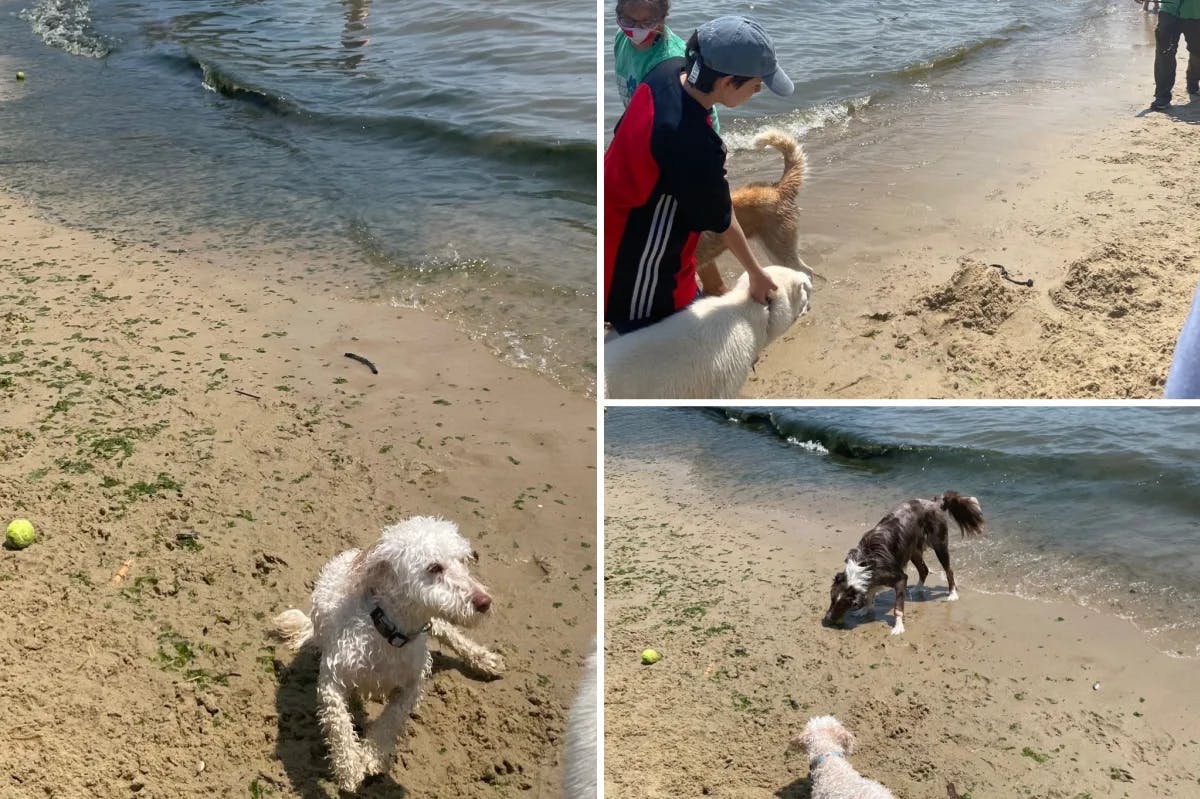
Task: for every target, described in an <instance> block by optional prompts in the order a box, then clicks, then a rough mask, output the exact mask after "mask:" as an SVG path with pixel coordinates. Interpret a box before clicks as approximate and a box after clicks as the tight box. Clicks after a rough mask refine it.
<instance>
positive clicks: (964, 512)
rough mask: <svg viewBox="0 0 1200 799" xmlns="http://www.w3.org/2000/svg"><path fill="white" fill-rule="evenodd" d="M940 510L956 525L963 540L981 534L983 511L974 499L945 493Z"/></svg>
mask: <svg viewBox="0 0 1200 799" xmlns="http://www.w3.org/2000/svg"><path fill="white" fill-rule="evenodd" d="M942 509H943V510H945V511H946V512H947V513H949V514H950V516H951V517H952V518H953V519H954V521H955V522H956V523H957V524H958V529H959V530H961V531H962V536H963V538H966V537H967V536H968V535H982V534H983V525H984V522H983V511H982V510H981V509H980V508H979V500H977V499H975V497H964V496H963V495H962V494H959V493H958V492H957V491H947V492H946V493H945V494H942Z"/></svg>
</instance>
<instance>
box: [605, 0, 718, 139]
mask: <svg viewBox="0 0 1200 799" xmlns="http://www.w3.org/2000/svg"><path fill="white" fill-rule="evenodd" d="M670 10H671V0H617V35H616V37H615V38H614V39H613V66H614V71H615V72H616V73H617V94H619V95H620V96H621V104H622V105H623V106H625V107H626V108H628V107H629V101H630V99H632V98H633V92H634V91H635V90H636V89H637V87H638V84H639V83H641V82H642V78H644V77H646V74H647V73H648V72H649V71H650V70H652V69H654V68H655V67H656V66H658V65H659V64H661V63H662V62H663V61H666V60H667V59H668V58H682V57H683V56H684V55H686V46H685V45H684V43H683V39H680V38H679V37H678V36H676V35H675V32H674V31H672V30H671V29H670V28H668V27H667V13H668V12H669V11H670ZM712 126H713V130H715V131H716V132H717V133H720V132H721V123H720V121H719V120H718V119H717V112H716V110H715V109H714V110H713V112H712Z"/></svg>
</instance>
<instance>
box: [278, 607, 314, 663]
mask: <svg viewBox="0 0 1200 799" xmlns="http://www.w3.org/2000/svg"><path fill="white" fill-rule="evenodd" d="M275 634H276V635H278V636H279V637H280V638H281V639H283V642H284V643H285V644H287V645H288V647H290V648H291V650H292V651H293V652H295V651H297V650H299V649H300V647H302V646H304V645H305V644H307V643H308V642H309V641H310V640H311V639H312V635H313V625H312V619H310V618H309V617H308V616H307V615H305V613H304V611H301V610H296V609H295V608H291V609H290V610H285V611H284V612H283V613H280V614H279V615H278V616H276V617H275Z"/></svg>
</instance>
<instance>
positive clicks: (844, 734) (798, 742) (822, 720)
mask: <svg viewBox="0 0 1200 799" xmlns="http://www.w3.org/2000/svg"><path fill="white" fill-rule="evenodd" d="M854 743H855V741H854V733H852V732H850V730H848V729H846V728H845V727H843V726H842V723H841V722H840V721H838V720H837V719H836V718H835V717H833V716H814V717H813V718H811V719H809V720H808V724H805V725H804V731H803V732H801V733H800V734H799V735H797V736H796V737H795V738H792V741H791V745H790V746H789V747H788V748H789V749H798V748H799V749H803V750H804V751H805V753H806V754H807V755H808V757H809V758H810V759H811V758H813V757H815V756H818V755H824V754H829V753H832V752H836V753H838V754H842V755H848V754H851V753H852V752H853V751H854Z"/></svg>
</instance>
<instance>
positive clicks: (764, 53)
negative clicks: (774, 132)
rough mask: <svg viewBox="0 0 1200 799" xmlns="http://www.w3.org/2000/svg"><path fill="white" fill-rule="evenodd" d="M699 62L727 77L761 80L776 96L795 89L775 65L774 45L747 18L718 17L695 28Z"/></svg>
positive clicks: (784, 95)
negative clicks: (735, 76)
mask: <svg viewBox="0 0 1200 799" xmlns="http://www.w3.org/2000/svg"><path fill="white" fill-rule="evenodd" d="M696 39H697V41H698V42H699V43H700V59H701V61H703V63H704V65H705V66H707V67H708V68H709V69H713V70H716V71H717V72H721V73H724V74H726V75H738V76H740V77H744V78H762V80H763V83H764V84H765V85H766V87H767V88H768V89H770V90H771V91H773V92H775V94H778V95H781V96H783V97H787V96H788V95H789V94H791V93H792V91H793V90H794V89H795V87H794V86H793V85H792V79H791V78H789V77H788V76H787V73H786V72H784V71H783V70H782V69H780V68H779V65H778V64H776V63H775V44H774V43H773V42H772V41H771V37H770V36H768V35H767V32H766V31H765V30H763V27H762V25H759V24H758V23H757V22H755V21H754V20H752V19H750V18H749V17H737V16H729V17H717V18H716V19H714V20H711V21H709V22H706V23H704V24H703V25H701V26H700V27H699V28H697V29H696Z"/></svg>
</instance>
